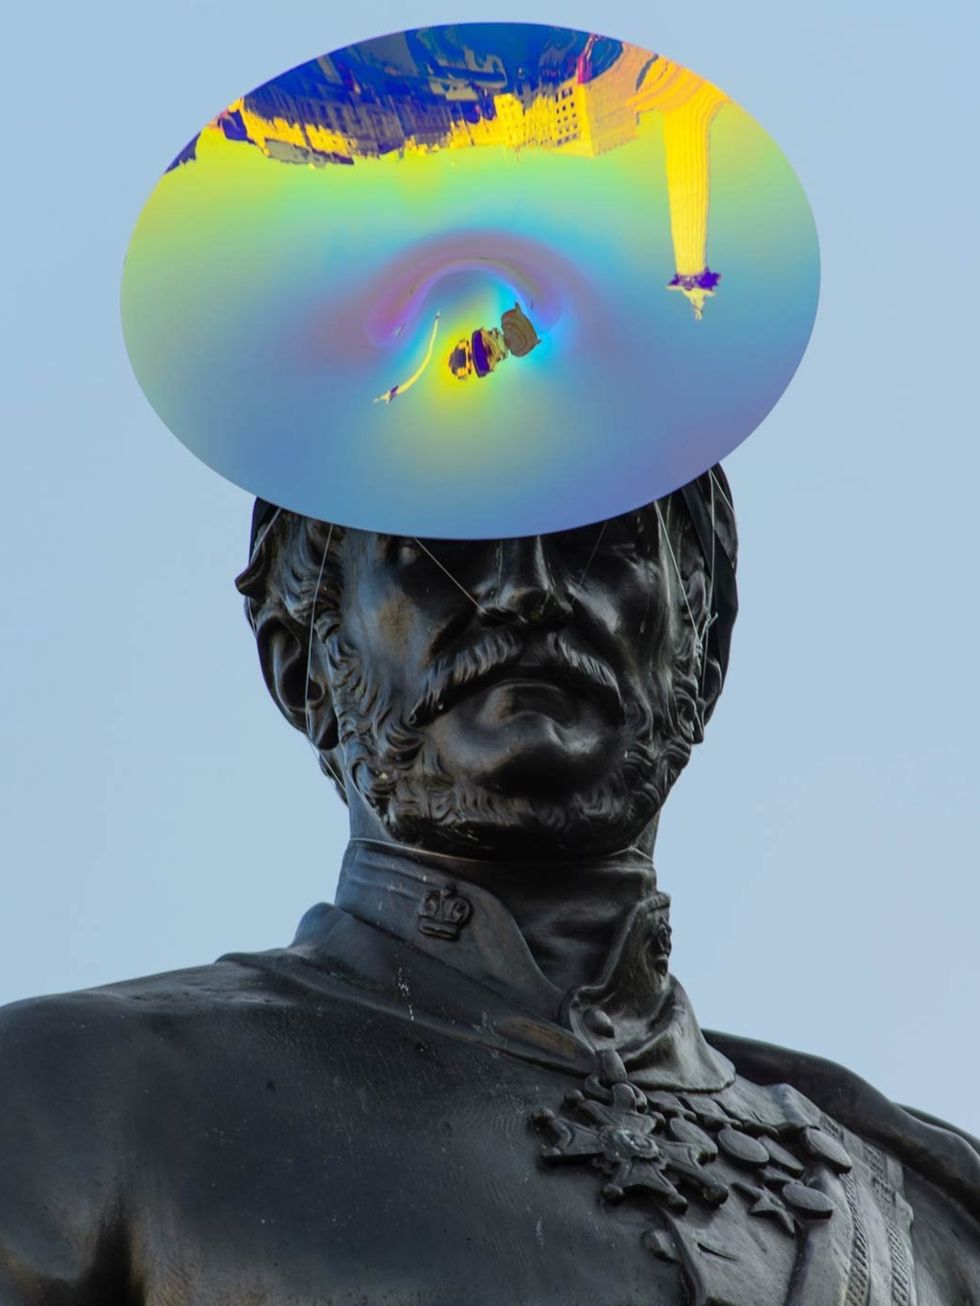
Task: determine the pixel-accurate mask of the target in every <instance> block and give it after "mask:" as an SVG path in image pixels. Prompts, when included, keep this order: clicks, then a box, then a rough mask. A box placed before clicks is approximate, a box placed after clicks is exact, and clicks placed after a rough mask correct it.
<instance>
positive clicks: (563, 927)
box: [352, 812, 657, 991]
mask: <svg viewBox="0 0 980 1306" xmlns="http://www.w3.org/2000/svg"><path fill="white" fill-rule="evenodd" d="M352 816H353V812H352ZM358 824H359V823H357V822H353V821H352V826H356V825H358ZM655 833H656V822H654V823H652V824H651V826H650V827H649V828H648V829H647V830H646V831H644V834H643V836H642V838H641V839H640V840H638V841H637V843H636V844H635V845H633V846H632V847H630V848H628V849H625V850H623V851H622V852H619V853H614V854H612V855H609V856H603V857H593V858H588V857H585V858H581V859H576V860H573V861H563V862H539V861H533V862H519V861H513V860H508V861H495V860H493V859H492V858H490V857H456V856H453V855H451V854H447V853H442V852H431V851H429V850H428V849H425V848H407V847H402V846H401V845H398V844H394V843H391V841H390V840H388V839H385V838H383V837H382V838H379V837H378V832H377V831H376V830H373V829H372V830H369V831H367V830H366V831H363V832H362V831H361V830H359V829H356V828H352V835H354V836H355V842H356V841H357V840H358V839H359V838H366V839H368V840H370V841H371V842H372V843H374V844H375V845H378V846H380V845H381V844H384V845H385V846H386V848H387V849H388V850H389V851H390V852H391V854H392V855H394V856H396V857H397V856H398V855H399V854H402V855H405V856H411V857H413V858H416V859H418V860H419V861H422V862H428V863H429V864H430V865H432V866H433V867H434V868H435V869H438V870H440V871H441V872H443V873H444V874H447V875H451V876H452V877H453V878H454V879H456V880H458V881H460V882H465V883H468V884H473V885H477V886H478V887H480V888H481V889H485V890H486V891H487V892H488V893H492V894H493V895H494V896H495V897H496V898H497V899H499V901H500V902H501V903H502V904H503V905H504V906H505V907H506V908H507V910H508V911H509V913H510V914H511V916H512V917H513V918H514V921H515V922H516V924H517V927H518V929H519V930H520V932H521V934H522V935H523V937H524V940H525V942H526V943H527V946H528V948H529V949H530V951H531V954H532V956H533V957H534V960H535V961H536V962H537V964H538V966H539V967H540V969H541V971H542V972H543V974H544V975H545V976H546V977H547V978H548V979H549V980H550V981H551V982H552V984H554V985H555V986H556V987H557V988H558V989H560V990H562V991H567V990H568V989H571V988H574V987H576V986H578V985H581V984H588V983H590V982H591V981H592V980H594V979H595V978H596V976H597V974H598V972H599V969H600V968H601V966H602V964H603V962H604V961H605V958H606V956H607V954H608V951H609V948H610V945H611V943H612V939H613V936H614V934H615V932H616V927H617V926H618V925H619V924H620V923H621V922H622V921H623V919H624V918H625V916H626V915H627V914H628V912H629V911H630V910H631V909H632V908H633V907H635V906H636V904H637V903H638V902H640V901H642V900H643V899H644V898H649V897H650V896H651V895H652V894H654V893H655V892H656V888H657V881H656V874H655V872H654V868H653V861H652V848H653V840H654V836H655Z"/></svg>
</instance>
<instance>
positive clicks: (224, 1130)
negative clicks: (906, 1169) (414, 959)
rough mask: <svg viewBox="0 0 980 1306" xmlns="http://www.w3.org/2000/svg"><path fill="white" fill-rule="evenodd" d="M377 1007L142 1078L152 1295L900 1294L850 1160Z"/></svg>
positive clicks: (770, 1297)
mask: <svg viewBox="0 0 980 1306" xmlns="http://www.w3.org/2000/svg"><path fill="white" fill-rule="evenodd" d="M370 1025H371V1021H370V1020H369V1021H368V1022H367V1024H365V1023H364V1022H362V1023H361V1025H360V1027H359V1028H357V1029H352V1030H350V1031H349V1032H348V1034H347V1036H345V1037H339V1038H336V1039H330V1040H329V1041H326V1042H324V1041H321V1040H318V1039H316V1038H315V1037H312V1034H311V1033H310V1036H309V1037H306V1038H296V1037H285V1036H284V1035H285V1034H286V1031H284V1030H279V1031H274V1030H266V1031H264V1032H263V1033H262V1035H261V1036H259V1037H256V1036H255V1034H254V1031H253V1032H250V1033H249V1035H248V1037H246V1038H227V1037H226V1040H225V1046H224V1047H223V1048H218V1047H216V1046H212V1047H210V1048H209V1049H207V1050H205V1049H204V1048H200V1049H195V1050H194V1055H190V1056H188V1057H187V1058H186V1064H185V1065H184V1066H182V1067H181V1070H180V1073H179V1074H177V1075H175V1077H174V1078H173V1080H172V1081H171V1082H169V1083H160V1084H158V1085H157V1086H156V1088H155V1089H154V1090H153V1091H152V1092H151V1093H150V1094H148V1095H147V1099H146V1100H145V1101H144V1104H143V1113H141V1115H140V1117H139V1120H138V1121H137V1126H138V1127H139V1128H142V1129H145V1131H146V1133H145V1137H144V1140H143V1141H142V1142H141V1143H140V1146H139V1151H140V1154H141V1156H142V1157H143V1158H144V1164H143V1166H142V1167H141V1173H140V1175H139V1177H138V1179H137V1180H136V1184H135V1188H134V1192H133V1194H132V1211H133V1242H134V1249H135V1263H136V1265H137V1266H138V1267H139V1270H140V1274H141V1277H142V1281H143V1284H144V1292H145V1299H144V1300H145V1302H146V1306H184V1303H187V1306H190V1304H191V1303H198V1302H202V1301H207V1302H208V1306H233V1304H234V1306H246V1304H248V1306H252V1304H253V1303H254V1306H266V1304H268V1306H272V1304H273V1303H275V1306H285V1304H286V1303H295V1304H296V1306H313V1304H314V1303H317V1304H318V1306H321V1304H322V1306H328V1304H329V1306H353V1304H354V1303H358V1304H359V1306H414V1304H417V1303H425V1306H440V1304H443V1303H444V1304H445V1306H461V1303H464V1302H465V1303H467V1306H501V1304H502V1303H505V1302H506V1303H521V1304H522V1306H659V1304H661V1303H662V1304H663V1306H673V1304H674V1303H677V1306H681V1304H682V1303H683V1304H688V1306H770V1303H771V1304H772V1306H782V1303H784V1302H790V1303H793V1304H794V1306H852V1304H853V1303H862V1304H863V1303H870V1304H871V1306H878V1303H880V1306H892V1303H893V1301H894V1302H895V1303H897V1304H898V1306H910V1302H911V1298H909V1299H907V1300H906V1301H904V1302H900V1300H899V1299H898V1298H892V1297H890V1296H887V1295H881V1294H880V1293H879V1294H877V1295H876V1293H875V1292H873V1291H872V1290H871V1286H870V1278H871V1274H870V1270H869V1264H870V1261H871V1260H873V1251H874V1249H873V1247H871V1243H872V1242H873V1239H874V1238H875V1237H878V1233H877V1232H876V1230H877V1225H876V1226H875V1229H871V1228H870V1226H868V1225H867V1221H865V1222H864V1225H860V1221H859V1220H858V1215H859V1211H858V1208H859V1207H860V1206H861V1205H862V1201H861V1197H860V1187H861V1184H862V1182H863V1178H862V1176H863V1170H862V1171H861V1173H859V1174H858V1176H857V1177H855V1174H854V1172H853V1171H850V1170H849V1171H848V1172H847V1174H846V1175H844V1174H839V1173H835V1172H834V1171H832V1170H830V1171H827V1172H826V1174H825V1175H824V1181H823V1182H820V1183H815V1184H813V1185H812V1186H811V1184H810V1182H809V1180H810V1178H811V1176H810V1175H809V1172H808V1173H807V1174H803V1173H802V1169H801V1170H800V1172H799V1173H798V1172H797V1166H796V1165H795V1164H793V1158H792V1157H789V1156H788V1154H787V1157H784V1158H783V1162H784V1167H788V1170H787V1169H785V1168H784V1171H783V1172H782V1173H781V1174H779V1175H778V1176H776V1178H777V1180H778V1181H777V1182H774V1175H775V1171H776V1167H775V1166H774V1165H773V1163H772V1161H773V1158H772V1157H769V1158H768V1160H766V1161H765V1163H763V1161H762V1158H761V1157H760V1155H759V1153H758V1151H755V1150H753V1148H752V1146H751V1139H750V1138H749V1136H748V1135H745V1134H743V1133H742V1131H740V1130H738V1129H736V1128H734V1126H733V1127H731V1128H730V1129H729V1131H728V1133H727V1134H723V1133H722V1130H723V1129H724V1128H725V1126H721V1127H720V1128H719V1127H717V1122H716V1124H715V1126H712V1125H711V1124H710V1122H709V1121H708V1120H703V1121H701V1123H698V1121H697V1120H696V1119H692V1118H690V1117H691V1116H692V1115H693V1114H694V1113H692V1112H686V1111H685V1112H684V1113H683V1114H680V1113H676V1114H675V1115H674V1116H673V1117H672V1118H671V1117H670V1116H669V1114H667V1112H666V1106H665V1104H664V1103H660V1104H659V1106H660V1108H661V1110H659V1111H658V1112H655V1114H656V1115H657V1117H658V1118H657V1121H656V1122H654V1123H653V1124H650V1125H646V1124H638V1120H637V1118H636V1113H635V1112H632V1113H631V1111H630V1110H629V1109H628V1108H629V1104H628V1103H627V1104H625V1106H624V1104H623V1103H620V1105H619V1106H618V1107H617V1106H616V1104H615V1103H614V1102H612V1101H602V1100H601V1097H602V1096H605V1095H604V1094H602V1093H601V1092H600V1100H596V1101H595V1107H596V1110H595V1111H590V1110H589V1109H588V1105H589V1104H588V1101H587V1100H586V1101H585V1107H584V1109H583V1101H579V1100H577V1098H576V1096H575V1095H576V1094H579V1095H580V1096H581V1081H580V1080H578V1079H576V1078H574V1077H571V1076H565V1075H562V1074H560V1073H557V1072H555V1071H552V1070H544V1069H541V1068H538V1067H535V1066H533V1065H530V1064H528V1063H526V1062H523V1061H520V1060H518V1059H515V1058H513V1057H509V1056H506V1055H502V1054H500V1053H498V1052H495V1051H492V1050H488V1049H487V1048H485V1047H483V1046H481V1045H480V1044H479V1042H478V1041H472V1042H464V1041H462V1040H459V1039H444V1038H440V1037H438V1036H433V1035H432V1034H431V1032H420V1031H418V1030H417V1029H413V1028H412V1026H411V1025H410V1024H405V1023H404V1022H400V1023H399V1025H398V1026H397V1027H396V1028H393V1029H391V1030H389V1031H386V1035H385V1037H380V1036H379V1031H378V1030H373V1029H371V1028H370ZM308 1032H309V1031H308ZM295 1033H296V1031H293V1034H295ZM355 1035H356V1036H355ZM205 1051H206V1055H205ZM195 1061H196V1062H197V1065H196V1066H195V1065H194V1062H195ZM569 1094H572V1095H573V1096H572V1097H571V1099H569V1096H568V1095H569ZM144 1113H145V1114H144ZM650 1119H651V1120H652V1116H651V1117H650ZM699 1135H700V1136H702V1137H701V1141H700V1142H699ZM704 1138H707V1139H708V1141H709V1143H711V1144H712V1146H713V1147H714V1155H712V1156H711V1157H710V1160H705V1161H704V1162H703V1163H702V1164H699V1163H698V1160H697V1158H698V1156H699V1155H700V1156H702V1157H703V1156H704V1155H705V1144H704V1141H703V1139H704ZM709 1150H710V1149H709ZM775 1151H776V1149H775V1148H774V1149H773V1152H774V1154H775ZM685 1156H686V1157H687V1158H688V1160H689V1162H690V1164H689V1166H688V1173H686V1174H685V1173H684V1160H685ZM787 1158H788V1159H787ZM825 1169H826V1168H825ZM766 1172H768V1173H766ZM705 1176H707V1179H705ZM705 1184H707V1186H708V1188H709V1189H710V1190H711V1191H709V1192H708V1193H707V1199H706V1194H705V1191H704V1186H705ZM699 1186H700V1187H699ZM668 1189H670V1190H672V1191H673V1192H674V1193H675V1194H679V1195H680V1196H681V1200H674V1199H671V1198H670V1194H669V1192H668ZM824 1190H825V1192H824ZM807 1192H812V1194H813V1196H811V1197H809V1198H808V1197H807ZM808 1203H809V1204H810V1205H811V1207H812V1208H813V1209H811V1210H809V1211H808V1210H807V1209H806V1207H807V1204H808ZM827 1204H829V1205H832V1206H833V1214H832V1215H830V1216H829V1218H828V1216H827V1215H826V1213H825V1211H824V1206H825V1205H827ZM866 1226H867V1227H866ZM862 1240H863V1243H864V1251H863V1262H861V1255H862ZM869 1248H870V1250H869ZM855 1250H856V1251H857V1254H858V1261H859V1262H861V1263H860V1264H858V1265H857V1268H856V1271H855V1270H854V1267H853V1264H852V1263H853V1260H854V1255H855ZM855 1274H856V1277H855ZM849 1293H850V1294H851V1295H848V1294H849ZM869 1293H870V1296H869V1295H868V1294H869ZM857 1294H863V1295H857Z"/></svg>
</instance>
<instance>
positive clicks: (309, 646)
mask: <svg viewBox="0 0 980 1306" xmlns="http://www.w3.org/2000/svg"><path fill="white" fill-rule="evenodd" d="M332 539H333V522H331V523H330V529H329V530H328V531H327V542H326V544H324V546H323V557H322V558H321V559H320V570H319V571H318V572H317V577H316V589H315V590H314V591H313V602H312V603H311V604H310V630H309V638H308V639H307V641H306V688H305V690H304V696H305V697H304V702H303V713H304V716H305V719H306V738H307V740H308V742H309V745H310V747H311V748H312V749H313V751H314V753H316V755H317V757H318V758H319V759H320V762H321V763H322V765H323V766H325V767H326V768H327V770H328V771H329V772H330V775H331V776H332V777H333V779H334V781H335V783H336V784H338V785H339V786H340V788H341V789H343V788H344V787H345V786H344V782H343V780H342V779H341V778H340V776H339V775H338V774H337V772H336V771H335V770H334V769H333V767H332V766H331V765H330V762H329V760H328V758H326V757H325V756H324V755H323V753H322V752H321V751H320V749H319V748H317V746H316V744H315V743H314V742H313V737H312V736H311V734H310V679H311V673H312V671H313V635H314V633H315V623H316V601H317V599H318V598H319V597H320V586H321V585H322V584H323V572H324V569H325V568H326V565H327V555H328V554H329V552H330V541H331V540H332Z"/></svg>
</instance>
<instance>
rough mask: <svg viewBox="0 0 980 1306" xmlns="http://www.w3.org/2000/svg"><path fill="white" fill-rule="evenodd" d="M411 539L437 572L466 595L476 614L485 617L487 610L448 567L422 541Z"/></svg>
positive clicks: (415, 538)
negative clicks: (434, 565)
mask: <svg viewBox="0 0 980 1306" xmlns="http://www.w3.org/2000/svg"><path fill="white" fill-rule="evenodd" d="M412 538H413V539H414V540H415V543H416V544H417V545H418V546H419V548H420V549H421V550H422V552H423V553H425V554H428V556H429V557H430V558H431V559H432V561H433V562H434V563H435V564H436V566H437V567H438V568H439V570H440V571H441V572H444V573H445V575H446V576H448V577H449V579H450V580H451V581H452V583H453V584H454V585H455V586H456V588H457V589H458V590H460V591H461V592H462V593H463V594H465V595H466V597H467V598H468V599H469V601H470V602H471V603H472V604H473V606H474V607H475V608H476V610H477V612H479V613H481V614H482V615H483V616H486V615H487V610H486V608H485V607H484V606H483V605H482V604H481V603H480V602H479V600H478V599H476V598H474V597H473V595H472V594H471V593H470V592H469V590H468V589H467V588H466V586H465V585H463V584H461V583H460V582H459V581H458V580H457V579H456V577H455V576H454V575H453V573H452V572H451V571H450V570H449V568H448V567H445V566H443V564H442V563H441V562H440V561H439V559H438V558H437V557H436V555H435V554H434V553H433V552H432V550H431V549H427V548H426V547H425V545H424V544H423V543H422V541H421V540H420V539H418V538H417V537H415V536H413V537H412Z"/></svg>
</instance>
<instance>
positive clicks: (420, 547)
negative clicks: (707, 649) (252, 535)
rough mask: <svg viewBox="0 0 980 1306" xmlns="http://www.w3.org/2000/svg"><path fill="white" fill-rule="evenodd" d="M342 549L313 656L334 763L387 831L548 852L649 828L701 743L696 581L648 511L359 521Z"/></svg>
mask: <svg viewBox="0 0 980 1306" xmlns="http://www.w3.org/2000/svg"><path fill="white" fill-rule="evenodd" d="M340 549H341V565H342V572H343V583H342V590H341V599H340V610H339V612H338V614H337V615H338V617H339V623H338V624H337V626H336V633H335V634H334V635H333V636H331V637H330V638H328V639H326V640H325V641H322V642H321V641H318V640H317V639H314V646H313V658H312V666H313V668H314V676H315V677H316V676H317V675H318V676H319V678H320V680H321V681H322V684H323V689H324V690H325V694H324V698H325V700H326V701H329V703H330V704H331V707H332V710H333V712H334V713H335V714H336V718H337V722H338V727H339V738H340V743H339V746H338V748H337V749H335V750H334V753H333V757H334V759H335V762H339V763H340V765H341V766H342V767H343V770H344V772H345V774H346V783H347V785H348V787H349V786H350V784H351V783H353V784H354V786H355V787H356V788H357V789H358V790H359V791H360V792H361V794H363V795H364V797H365V798H366V799H367V801H368V803H369V804H370V806H371V807H372V808H374V810H375V811H376V812H377V814H378V815H379V816H380V818H381V820H382V821H383V823H384V825H385V827H386V829H387V832H388V833H389V835H390V836H391V837H394V838H396V839H399V840H400V841H404V842H412V843H417V844H422V845H424V846H431V847H436V848H443V849H446V848H448V849H453V850H455V851H462V852H467V853H470V854H471V855H472V854H476V855H479V854H480V853H484V854H486V853H489V854H493V855H497V856H500V855H507V854H508V852H509V851H510V852H514V853H515V854H516V852H517V851H518V850H519V851H520V855H522V856H527V855H528V853H529V852H533V853H534V854H535V855H537V856H545V857H547V856H555V857H567V856H570V855H571V856H574V855H579V854H581V852H582V851H583V849H584V848H587V849H588V850H589V851H612V850H614V849H617V848H621V847H624V846H627V845H628V844H630V843H631V842H633V841H634V840H635V839H636V838H637V837H639V835H640V834H641V832H642V831H643V829H644V827H645V826H646V825H648V823H649V822H650V820H651V819H652V817H653V816H654V815H655V814H656V812H657V810H658V808H659V805H660V803H661V802H662V801H663V798H664V796H665V795H666V792H667V790H668V789H669V787H670V784H671V783H672V782H673V780H674V778H675V777H676V775H677V773H678V772H679V770H680V769H681V767H682V766H683V764H684V762H685V761H686V760H687V757H688V755H689V752H690V747H691V744H692V743H693V742H694V741H695V739H696V738H697V737H699V723H698V703H697V697H696V696H697V665H696V656H697V655H696V653H695V639H694V632H693V629H692V626H691V613H690V612H689V610H688V608H689V604H690V602H691V599H692V594H691V593H688V596H687V598H686V599H685V596H684V595H683V594H682V593H681V587H680V581H679V579H678V576H677V574H676V570H675V567H674V564H673V563H672V561H671V559H670V554H669V552H668V550H667V549H666V547H662V539H661V531H660V529H659V526H658V521H657V517H656V515H655V514H654V513H653V511H652V510H644V512H642V513H633V514H628V515H626V516H624V517H620V518H616V519H613V520H611V521H609V522H606V523H605V524H603V525H601V526H592V527H586V528H582V529H579V530H574V531H567V532H563V533H561V534H557V535H549V536H544V537H540V536H538V537H528V538H525V539H518V540H504V541H445V540H439V541H436V540H432V541H429V540H426V541H422V542H417V541H413V540H410V539H407V538H403V537H398V536H385V535H378V534H372V533H369V532H363V531H348V532H346V533H345V536H344V539H343V541H342V544H341V546H340ZM675 553H676V554H677V555H678V556H680V551H679V543H675ZM696 588H697V587H696V586H695V590H696ZM693 597H694V599H695V601H697V594H696V593H694V594H693Z"/></svg>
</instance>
